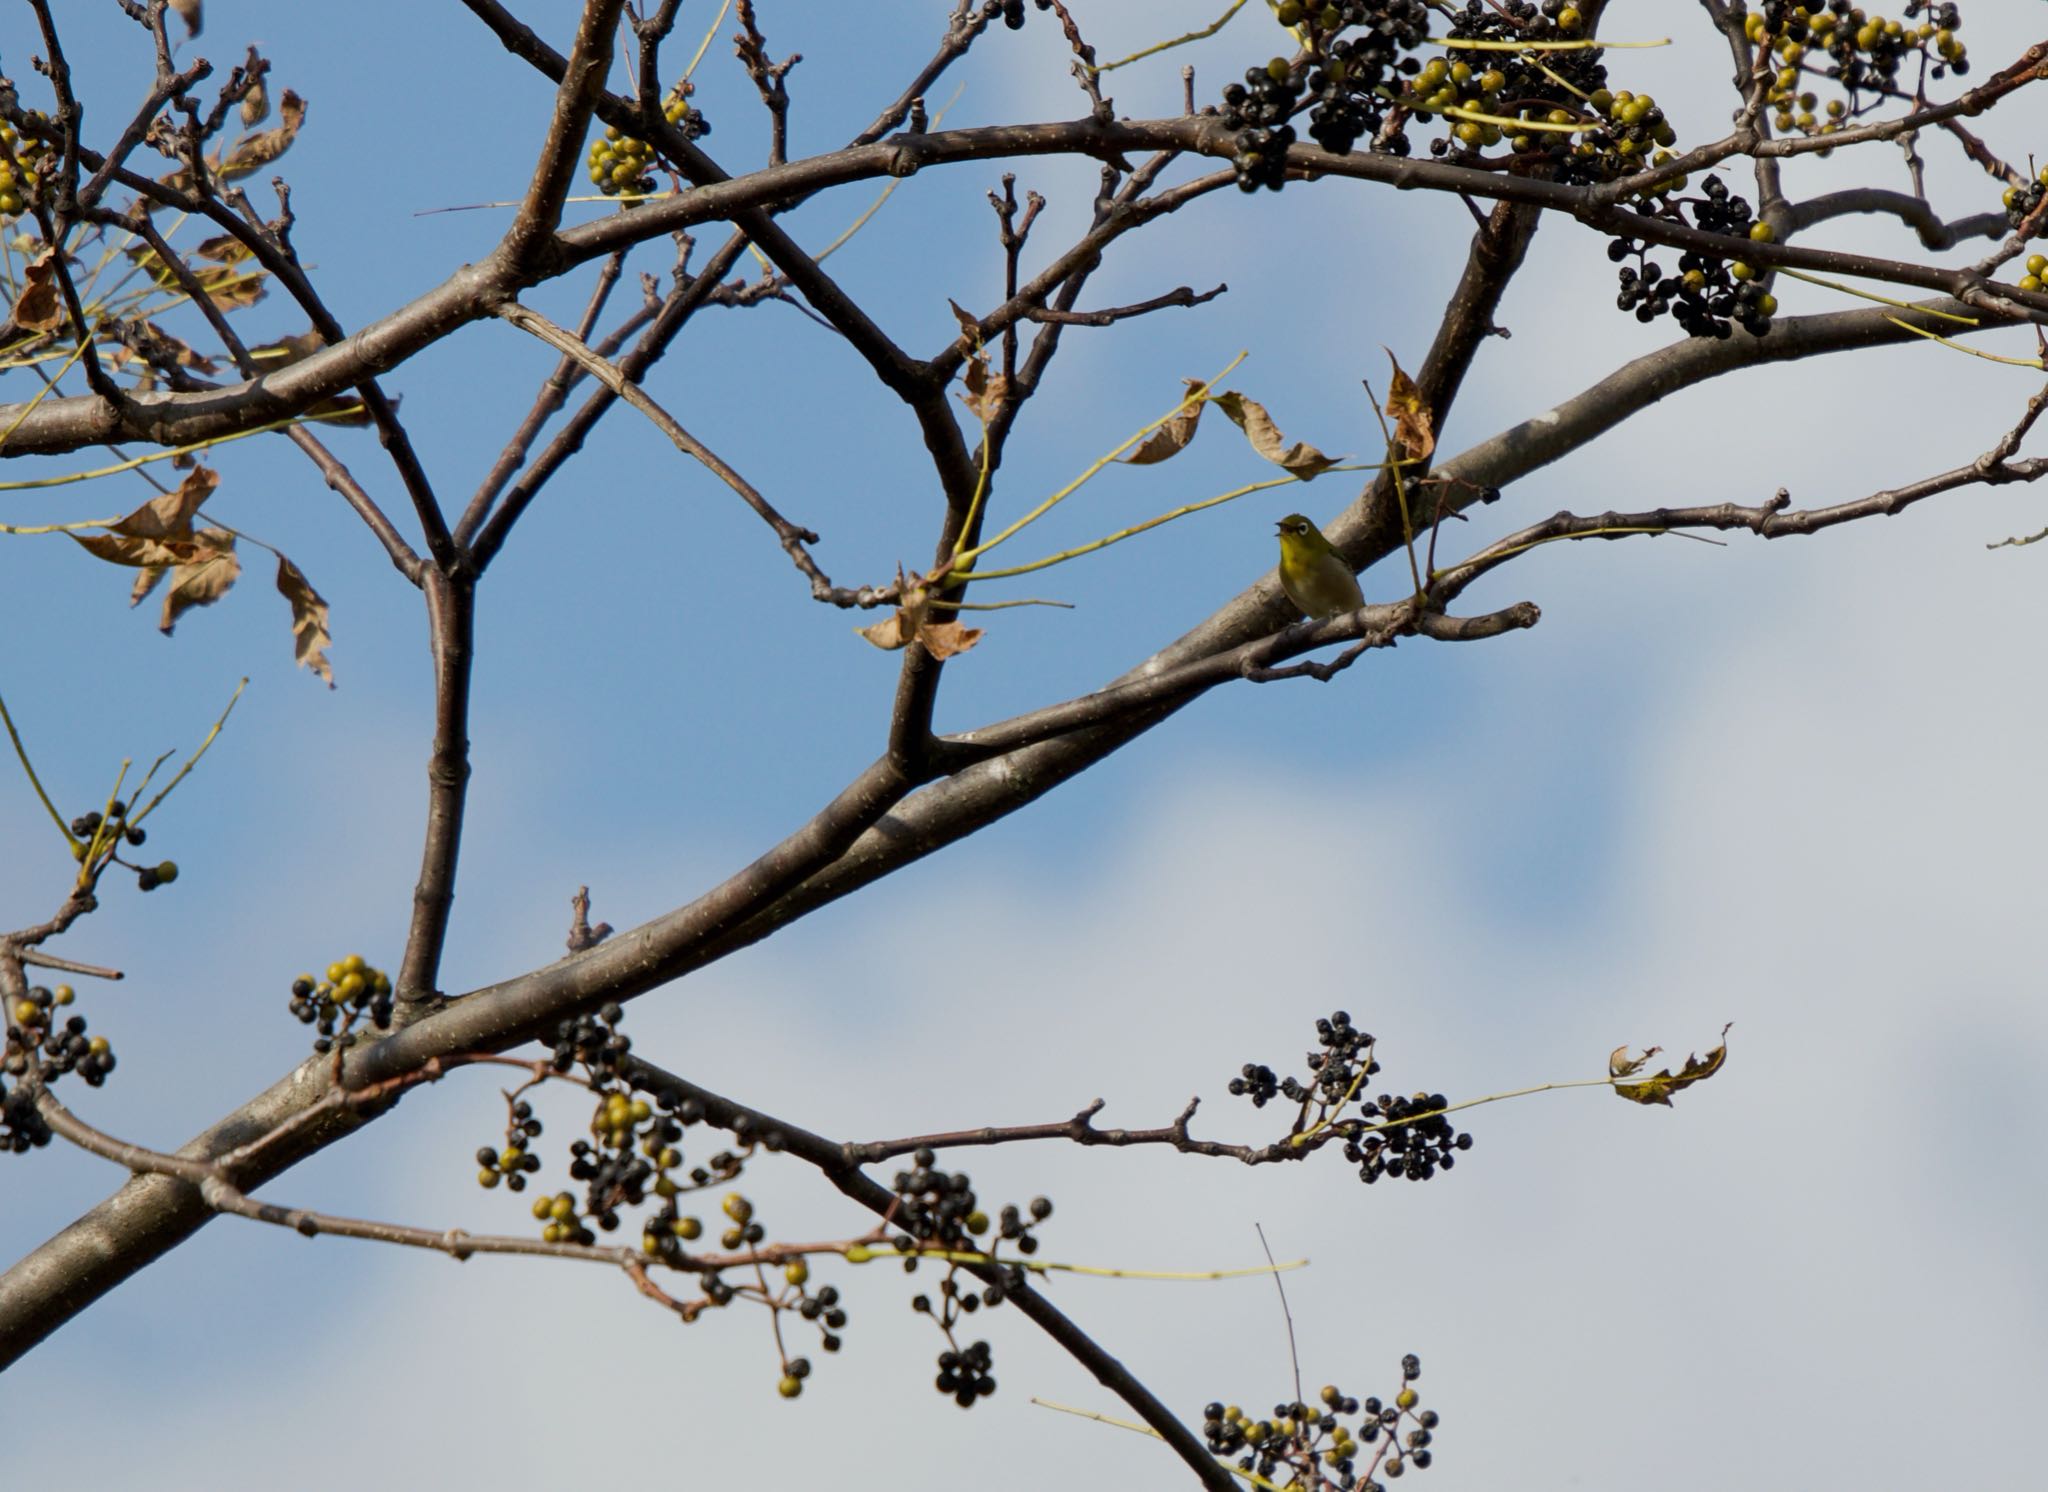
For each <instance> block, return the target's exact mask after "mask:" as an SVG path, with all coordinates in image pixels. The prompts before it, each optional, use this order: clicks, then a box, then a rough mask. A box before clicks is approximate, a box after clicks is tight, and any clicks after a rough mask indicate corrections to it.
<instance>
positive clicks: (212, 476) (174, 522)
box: [109, 466, 220, 539]
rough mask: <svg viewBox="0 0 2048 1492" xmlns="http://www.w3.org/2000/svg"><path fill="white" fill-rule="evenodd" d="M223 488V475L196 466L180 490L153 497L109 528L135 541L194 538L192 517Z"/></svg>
mask: <svg viewBox="0 0 2048 1492" xmlns="http://www.w3.org/2000/svg"><path fill="white" fill-rule="evenodd" d="M219 485H220V473H219V472H217V471H215V470H214V469H213V468H212V467H210V466H195V467H194V468H193V469H192V471H191V472H190V473H189V474H188V475H187V476H186V478H185V480H184V481H182V482H180V483H179V484H178V486H177V488H176V490H174V491H171V492H165V493H162V494H160V495H159V496H156V497H152V498H151V499H150V500H149V501H148V502H146V503H144V504H143V505H142V506H141V507H139V508H137V509H136V510H135V511H134V512H132V513H130V514H129V515H128V516H127V517H126V518H123V519H122V520H121V521H120V522H119V523H116V524H112V525H109V531H110V532H112V533H117V534H123V535H126V536H127V537H129V538H133V539H190V538H191V537H192V515H193V514H195V513H197V512H198V511H199V509H200V507H201V505H202V504H204V503H205V501H206V500H207V499H208V498H209V497H212V496H213V490H214V488H216V487H218V486H219Z"/></svg>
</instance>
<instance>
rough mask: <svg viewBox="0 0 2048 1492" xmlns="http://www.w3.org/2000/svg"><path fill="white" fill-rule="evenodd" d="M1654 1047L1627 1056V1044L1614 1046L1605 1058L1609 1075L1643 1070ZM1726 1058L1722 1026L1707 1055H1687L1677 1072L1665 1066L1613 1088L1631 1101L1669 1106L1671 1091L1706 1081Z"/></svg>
mask: <svg viewBox="0 0 2048 1492" xmlns="http://www.w3.org/2000/svg"><path fill="white" fill-rule="evenodd" d="M1656 1050H1657V1048H1656V1047H1651V1048H1650V1049H1649V1051H1646V1052H1644V1053H1643V1054H1642V1056H1640V1057H1635V1058H1631V1057H1630V1056H1629V1055H1628V1048H1627V1047H1625V1046H1624V1047H1616V1048H1615V1050H1614V1053H1613V1055H1612V1056H1610V1057H1609V1058H1608V1059H1607V1069H1608V1073H1609V1075H1610V1076H1613V1077H1629V1076H1632V1075H1634V1074H1635V1073H1637V1072H1639V1071H1641V1070H1642V1068H1643V1066H1644V1065H1645V1064H1646V1063H1647V1062H1648V1061H1649V1060H1650V1057H1651V1055H1652V1053H1654V1052H1655V1051H1656ZM1727 1060H1728V1027H1727V1026H1723V1027H1722V1028H1721V1044H1720V1045H1719V1046H1717V1047H1715V1048H1714V1049H1713V1050H1712V1051H1710V1052H1708V1053H1707V1054H1706V1056H1704V1057H1700V1056H1690V1057H1687V1058H1686V1059H1685V1066H1683V1067H1682V1068H1680V1069H1679V1070H1678V1071H1677V1072H1673V1071H1672V1070H1671V1069H1670V1068H1668V1067H1667V1068H1665V1069H1663V1070H1662V1071H1661V1072H1659V1073H1657V1074H1656V1076H1654V1077H1648V1078H1644V1079H1643V1080H1642V1081H1641V1082H1639V1083H1616V1084H1615V1085H1614V1091H1615V1092H1616V1093H1617V1094H1619V1095H1620V1096H1621V1097H1623V1098H1625V1099H1627V1100H1628V1101H1629V1102H1630V1103H1641V1104H1653V1103H1660V1104H1663V1105H1664V1106H1665V1107H1666V1108H1669V1107H1670V1106H1671V1095H1672V1094H1674V1093H1677V1092H1679V1091H1680V1090H1681V1089H1685V1088H1690V1087H1691V1086H1692V1085H1693V1084H1694V1083H1703V1082H1705V1081H1706V1080H1707V1079H1708V1078H1710V1077H1712V1076H1713V1075H1714V1074H1715V1073H1717V1072H1719V1071H1720V1070H1721V1065H1722V1064H1723V1063H1724V1062H1726V1061H1727Z"/></svg>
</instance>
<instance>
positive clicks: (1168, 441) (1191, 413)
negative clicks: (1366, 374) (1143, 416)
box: [1119, 378, 1344, 481]
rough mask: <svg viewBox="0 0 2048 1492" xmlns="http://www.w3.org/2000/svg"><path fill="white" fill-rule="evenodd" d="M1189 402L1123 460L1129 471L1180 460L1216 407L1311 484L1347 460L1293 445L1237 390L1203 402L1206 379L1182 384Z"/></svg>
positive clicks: (1269, 455)
mask: <svg viewBox="0 0 2048 1492" xmlns="http://www.w3.org/2000/svg"><path fill="white" fill-rule="evenodd" d="M1181 382H1182V384H1184V385H1185V386H1186V388H1187V391H1188V392H1187V397H1186V399H1185V400H1184V401H1183V402H1182V404H1181V406H1180V408H1178V409H1176V410H1175V411H1174V412H1173V413H1172V414H1171V415H1168V416H1167V418H1166V420H1165V422H1164V423H1163V424H1161V425H1160V426H1159V428H1158V429H1156V430H1154V431H1153V432H1152V433H1151V434H1150V435H1148V436H1146V437H1145V439H1144V441H1143V443H1142V444H1140V445H1139V446H1138V448H1137V449H1136V450H1134V451H1132V452H1131V453H1130V454H1129V455H1128V456H1123V457H1120V458H1119V459H1120V460H1122V462H1123V463H1124V464H1125V465H1126V466H1151V465H1153V464H1154V463H1156V462H1160V461H1165V460H1168V459H1169V458H1171V457H1174V456H1178V455H1179V454H1180V453H1181V452H1182V451H1184V450H1186V449H1187V447H1188V442H1189V441H1191V440H1193V439H1194V438H1195V430H1196V427H1197V426H1199V425H1200V423H1201V420H1202V406H1203V405H1205V404H1214V405H1215V406H1216V407H1217V408H1218V409H1220V410H1222V411H1223V413H1224V414H1225V415H1226V416H1228V417H1229V419H1230V420H1231V421H1232V423H1234V424H1235V425H1236V426H1237V428H1238V429H1240V430H1242V431H1244V434H1245V439H1247V440H1249V441H1250V442H1251V444H1252V449H1253V450H1255V451H1257V452H1258V453H1259V454H1260V455H1261V456H1263V457H1265V458H1266V459H1267V460H1268V461H1270V462H1272V463H1273V464H1274V465H1275V466H1278V467H1280V468H1281V469H1283V470H1285V471H1287V472H1290V473H1292V474H1293V475H1295V476H1297V477H1300V478H1301V479H1302V480H1303V481H1307V480H1308V479H1309V478H1310V477H1316V476H1320V475H1322V473H1324V472H1326V471H1328V470H1329V469H1330V468H1331V467H1333V466H1335V465H1336V464H1337V463H1338V462H1339V461H1341V460H1343V459H1344V458H1343V457H1341V456H1325V455H1324V454H1323V453H1322V452H1321V451H1319V450H1317V449H1316V448H1315V447H1314V446H1312V445H1310V444H1309V443H1308V442H1307V441H1305V440H1298V441H1295V442H1293V443H1292V444H1291V445H1290V444H1289V443H1288V441H1287V438H1286V437H1285V436H1283V435H1282V434H1281V433H1280V429H1279V427H1278V426H1277V425H1275V424H1274V423H1273V417H1272V416H1271V415H1269V414H1267V413H1266V406H1265V405H1263V404H1261V403H1259V402H1258V400H1256V399H1250V398H1247V397H1246V396H1245V395H1243V394H1240V393H1238V392H1237V391H1236V390H1235V389H1227V390H1225V391H1224V392H1222V393H1220V394H1218V393H1210V394H1207V395H1205V396H1204V397H1202V398H1196V397H1194V396H1195V395H1196V394H1197V393H1198V392H1199V391H1200V390H1202V389H1204V388H1206V387H1207V386H1208V380H1207V379H1202V378H1183V379H1182V380H1181Z"/></svg>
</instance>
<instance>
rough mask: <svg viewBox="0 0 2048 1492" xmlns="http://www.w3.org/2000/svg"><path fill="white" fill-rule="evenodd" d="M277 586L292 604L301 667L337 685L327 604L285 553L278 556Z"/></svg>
mask: <svg viewBox="0 0 2048 1492" xmlns="http://www.w3.org/2000/svg"><path fill="white" fill-rule="evenodd" d="M277 589H278V593H279V594H280V595H282V596H283V597H284V598H285V600H287V601H289V602H291V604H292V651H293V655H294V656H295V657H296V658H297V659H298V661H299V665H300V666H301V667H302V668H310V669H312V670H313V672H314V673H316V674H318V675H320V677H321V678H322V679H324V680H326V682H327V687H328V688H329V689H332V688H333V687H334V668H333V665H332V664H330V663H329V662H328V661H327V649H328V648H329V647H330V646H331V645H332V644H333V642H334V637H333V634H332V633H330V632H329V631H328V630H327V603H326V602H325V601H323V600H322V599H321V598H320V593H319V592H318V591H316V590H314V589H313V587H312V585H311V584H310V583H309V582H308V581H307V579H306V575H305V572H304V571H303V570H301V569H300V568H299V567H298V566H297V565H295V564H293V563H292V562H291V561H290V560H288V559H286V558H285V557H284V556H283V555H281V554H280V555H279V556H278V557H277Z"/></svg>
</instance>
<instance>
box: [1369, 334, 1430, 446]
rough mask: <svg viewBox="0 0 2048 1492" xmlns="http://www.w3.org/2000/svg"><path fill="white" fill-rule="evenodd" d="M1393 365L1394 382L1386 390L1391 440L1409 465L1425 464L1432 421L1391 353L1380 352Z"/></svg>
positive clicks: (1416, 390) (1418, 394)
mask: <svg viewBox="0 0 2048 1492" xmlns="http://www.w3.org/2000/svg"><path fill="white" fill-rule="evenodd" d="M1380 350H1381V351H1382V352H1384V353H1386V355H1387V361H1388V362H1390V363H1392V364H1393V365H1394V381H1393V383H1392V384H1390V385H1389V386H1388V388H1387V413H1388V414H1390V415H1392V416H1393V417H1394V438H1395V439H1396V440H1397V441H1399V442H1400V444H1401V454H1402V456H1403V458H1404V459H1406V460H1409V461H1427V460H1428V459H1429V458H1430V455H1431V453H1433V452H1434V451H1435V450H1436V418H1435V416H1434V415H1432V414H1431V413H1430V412H1429V406H1428V405H1427V404H1425V403H1424V402H1423V399H1422V390H1421V389H1419V388H1417V387H1416V386H1415V380H1414V379H1412V378H1410V377H1409V376H1408V375H1407V373H1405V372H1404V371H1402V368H1401V363H1400V360H1399V359H1398V358H1396V357H1395V356H1394V353H1393V349H1391V348H1385V347H1383V348H1381V349H1380Z"/></svg>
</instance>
